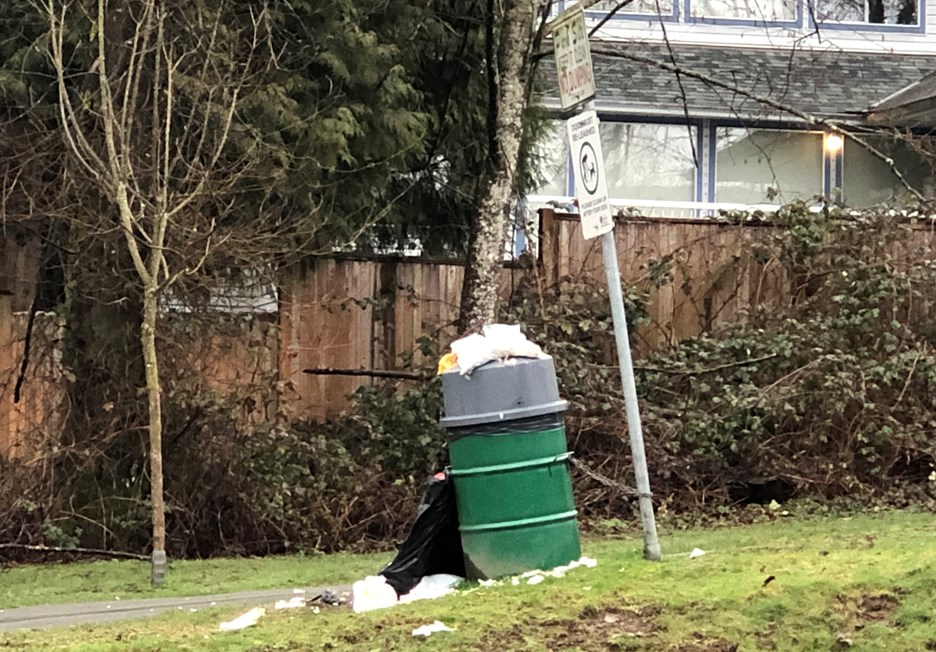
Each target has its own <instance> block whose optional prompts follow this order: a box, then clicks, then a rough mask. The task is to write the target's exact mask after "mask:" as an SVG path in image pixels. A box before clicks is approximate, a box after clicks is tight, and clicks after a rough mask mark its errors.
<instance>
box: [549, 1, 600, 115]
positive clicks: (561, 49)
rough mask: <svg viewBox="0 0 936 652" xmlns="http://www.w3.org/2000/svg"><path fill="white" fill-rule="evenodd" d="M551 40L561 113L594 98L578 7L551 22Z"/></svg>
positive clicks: (590, 66)
mask: <svg viewBox="0 0 936 652" xmlns="http://www.w3.org/2000/svg"><path fill="white" fill-rule="evenodd" d="M552 38H553V47H554V48H555V50H556V72H557V73H558V75H559V104H560V106H561V107H562V110H563V111H565V110H566V109H568V108H570V107H573V106H575V105H576V104H579V103H581V102H584V101H585V100H588V99H591V98H593V97H594V96H595V75H594V72H593V71H592V59H591V50H590V49H589V47H588V32H587V31H586V30H585V12H584V11H583V10H582V8H581V7H580V6H576V7H574V8H572V9H570V10H568V11H565V12H563V13H561V14H560V15H559V16H558V17H557V18H556V19H555V20H554V21H553V23H552Z"/></svg>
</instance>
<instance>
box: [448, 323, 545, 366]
mask: <svg viewBox="0 0 936 652" xmlns="http://www.w3.org/2000/svg"><path fill="white" fill-rule="evenodd" d="M451 349H452V352H451V353H447V354H445V355H444V356H442V359H441V360H439V373H440V374H443V373H447V372H450V371H455V370H458V372H459V373H461V374H462V375H465V374H469V373H471V372H472V371H473V370H475V369H477V368H478V367H480V366H481V365H483V364H487V363H488V362H491V361H493V360H507V359H509V358H547V357H549V356H547V355H546V354H545V353H543V349H541V348H540V347H539V345H538V344H534V343H533V342H531V341H530V340H528V339H527V338H526V335H524V334H523V333H522V332H520V326H519V325H516V324H488V325H486V326H485V327H484V328H483V329H482V333H473V334H471V335H468V336H466V337H463V338H461V339H460V340H455V341H454V342H452V345H451Z"/></svg>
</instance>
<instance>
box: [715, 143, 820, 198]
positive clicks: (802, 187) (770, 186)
mask: <svg viewBox="0 0 936 652" xmlns="http://www.w3.org/2000/svg"><path fill="white" fill-rule="evenodd" d="M714 149H715V170H714V173H715V198H714V199H715V201H717V202H728V203H739V204H785V203H788V202H791V201H793V200H796V199H803V200H809V199H812V198H813V197H816V196H817V195H820V194H822V178H823V159H822V134H820V133H815V132H805V131H781V130H773V129H748V128H744V127H718V128H716V130H715V148H714Z"/></svg>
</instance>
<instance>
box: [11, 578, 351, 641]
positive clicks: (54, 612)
mask: <svg viewBox="0 0 936 652" xmlns="http://www.w3.org/2000/svg"><path fill="white" fill-rule="evenodd" d="M304 590H305V593H304V594H300V595H305V596H306V598H307V599H311V598H312V597H314V596H316V595H318V594H320V593H322V592H323V591H326V590H330V591H332V592H334V593H335V594H337V595H338V596H340V597H344V598H345V599H347V600H348V601H349V602H350V596H351V587H350V586H335V587H306V588H305V589H304ZM296 595H297V593H296V591H295V589H269V590H264V591H241V592H239V593H222V594H218V595H201V596H197V597H188V598H186V597H180V598H147V599H144V600H113V601H110V602H83V603H80V604H56V605H42V606H37V607H18V608H16V609H0V634H2V633H3V632H12V631H15V630H18V629H46V628H48V627H68V626H71V625H86V624H98V623H109V622H113V621H117V620H131V619H134V618H147V617H150V616H155V615H157V614H160V613H165V612H166V611H172V610H184V611H188V610H190V609H196V610H199V609H206V608H208V607H214V606H218V605H221V606H266V607H271V608H272V607H273V604H274V603H275V602H276V601H277V600H289V599H291V598H293V597H295V596H296Z"/></svg>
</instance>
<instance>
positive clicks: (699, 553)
mask: <svg viewBox="0 0 936 652" xmlns="http://www.w3.org/2000/svg"><path fill="white" fill-rule="evenodd" d="M704 554H705V551H704V550H702V548H693V549H692V552H690V553H689V559H695V558H696V557H701V556H702V555H704Z"/></svg>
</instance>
